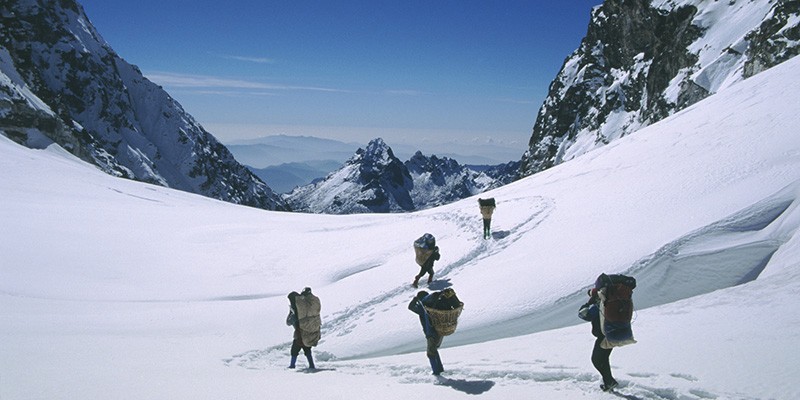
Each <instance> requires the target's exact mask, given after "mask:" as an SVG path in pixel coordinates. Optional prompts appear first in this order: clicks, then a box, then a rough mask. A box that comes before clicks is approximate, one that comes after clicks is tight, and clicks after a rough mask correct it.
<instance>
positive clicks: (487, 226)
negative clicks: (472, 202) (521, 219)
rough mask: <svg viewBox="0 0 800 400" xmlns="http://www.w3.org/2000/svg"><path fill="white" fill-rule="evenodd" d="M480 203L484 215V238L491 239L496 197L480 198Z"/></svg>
mask: <svg viewBox="0 0 800 400" xmlns="http://www.w3.org/2000/svg"><path fill="white" fill-rule="evenodd" d="M478 205H479V206H480V207H481V216H482V217H483V238H484V239H489V238H491V237H492V214H493V213H494V209H495V207H496V204H495V201H494V198H490V199H478Z"/></svg>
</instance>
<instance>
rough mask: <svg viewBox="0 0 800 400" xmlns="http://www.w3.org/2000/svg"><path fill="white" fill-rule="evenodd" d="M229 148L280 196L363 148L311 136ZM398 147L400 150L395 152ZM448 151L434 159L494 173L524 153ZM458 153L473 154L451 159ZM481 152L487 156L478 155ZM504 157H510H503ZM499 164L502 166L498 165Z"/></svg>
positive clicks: (483, 148) (404, 155)
mask: <svg viewBox="0 0 800 400" xmlns="http://www.w3.org/2000/svg"><path fill="white" fill-rule="evenodd" d="M227 147H228V149H230V151H231V152H232V153H233V154H234V156H235V157H236V159H237V160H238V161H239V162H241V163H243V164H245V165H247V166H248V168H250V170H251V171H252V172H253V173H254V174H255V175H256V176H258V177H259V178H261V180H263V181H264V182H267V183H269V186H270V187H271V188H272V189H273V190H275V191H276V192H278V193H288V192H290V191H291V190H293V189H294V188H296V187H298V186H304V185H307V184H309V183H312V182H314V181H315V180H321V179H322V178H324V177H326V176H327V175H328V174H329V173H331V172H333V171H334V170H336V169H338V168H340V167H342V164H344V162H345V161H347V160H348V159H349V158H350V157H352V156H353V154H354V153H355V152H356V150H357V149H358V148H359V147H360V145H359V144H357V143H347V142H341V141H337V140H331V139H323V138H318V137H312V136H289V135H271V136H264V137H260V138H256V139H250V140H240V141H234V142H230V143H229V144H228V145H227ZM397 147H399V148H400V149H401V150H399V151H396V150H395V149H396V148H397ZM391 148H392V152H393V154H395V155H396V156H397V158H398V159H412V158H414V157H417V154H418V153H419V154H421V152H420V151H419V150H418V149H415V148H414V147H413V146H410V145H400V146H394V145H393V146H392V147H391ZM446 148H447V150H449V151H448V152H447V153H445V154H444V155H438V154H437V155H435V156H433V157H436V158H437V159H447V160H449V161H451V162H456V160H458V161H459V162H461V161H462V158H463V159H466V160H469V163H470V164H469V165H470V168H471V169H472V170H473V171H483V170H489V171H493V170H494V169H497V168H500V167H501V166H502V165H505V164H507V163H508V162H509V161H508V160H514V159H517V157H519V155H520V154H521V152H520V151H518V152H516V153H515V154H514V155H513V156H511V155H510V154H509V153H510V151H509V149H508V147H507V146H506V145H493V144H492V143H487V142H476V141H471V142H470V141H468V142H465V143H462V144H460V145H458V146H450V145H448V146H446ZM455 152H463V153H465V154H472V155H465V154H457V156H452V154H455ZM482 152H483V153H485V155H483V156H480V155H475V154H480V153H482ZM448 154H450V156H448ZM504 156H509V157H508V159H503V158H501V157H504ZM498 160H499V161H498ZM504 160H505V161H504ZM476 161H482V162H481V163H478V165H475V164H473V163H474V162H476ZM500 162H502V163H503V164H498V163H500ZM456 163H458V162H456ZM465 164H467V163H465ZM495 175H497V174H495Z"/></svg>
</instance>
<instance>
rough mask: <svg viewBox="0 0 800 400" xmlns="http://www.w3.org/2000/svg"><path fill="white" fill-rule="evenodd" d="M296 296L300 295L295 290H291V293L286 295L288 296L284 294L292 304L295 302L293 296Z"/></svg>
mask: <svg viewBox="0 0 800 400" xmlns="http://www.w3.org/2000/svg"><path fill="white" fill-rule="evenodd" d="M297 296H300V293H297V292H292V293H289V295H288V296H286V297H287V298H288V299H289V303H292V304H294V302H295V297H297Z"/></svg>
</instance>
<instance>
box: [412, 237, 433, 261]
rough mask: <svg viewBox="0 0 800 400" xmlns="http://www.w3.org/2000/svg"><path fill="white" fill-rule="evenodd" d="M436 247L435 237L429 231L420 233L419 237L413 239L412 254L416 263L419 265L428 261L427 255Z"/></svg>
mask: <svg viewBox="0 0 800 400" xmlns="http://www.w3.org/2000/svg"><path fill="white" fill-rule="evenodd" d="M435 247H436V238H435V237H433V235H431V234H430V233H426V234H424V235H422V236H421V237H420V238H419V239H417V240H415V241H414V255H415V261H416V262H417V265H419V266H420V267H421V266H423V265H424V264H425V261H428V257H430V256H431V255H432V254H433V250H434V248H435Z"/></svg>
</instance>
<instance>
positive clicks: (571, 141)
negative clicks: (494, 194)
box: [520, 0, 800, 176]
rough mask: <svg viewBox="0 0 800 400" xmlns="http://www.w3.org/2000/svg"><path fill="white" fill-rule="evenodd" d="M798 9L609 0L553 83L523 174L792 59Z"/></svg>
mask: <svg viewBox="0 0 800 400" xmlns="http://www.w3.org/2000/svg"><path fill="white" fill-rule="evenodd" d="M798 8H800V2H798V1H781V0H760V1H736V0H730V1H706V0H652V1H648V0H606V1H605V2H604V3H603V4H602V5H600V6H597V7H595V8H594V10H593V11H592V15H591V21H590V23H589V27H588V29H587V34H586V37H585V38H584V39H583V41H582V42H581V44H580V47H579V48H578V49H577V50H576V51H575V52H573V53H572V54H571V55H570V56H569V57H567V59H566V60H565V62H564V65H563V66H562V68H561V71H560V72H559V73H558V75H557V76H556V78H555V79H554V80H553V82H552V83H551V85H550V90H549V93H548V95H547V98H546V99H545V101H544V103H543V104H542V106H541V108H540V109H539V113H538V114H537V117H536V122H535V124H534V127H533V132H532V135H531V139H530V142H529V148H528V150H527V151H526V152H525V154H524V155H523V157H522V160H521V161H520V174H521V175H522V176H525V175H530V174H533V173H535V172H538V171H541V170H544V169H546V168H549V167H552V166H553V165H556V164H559V163H561V162H563V161H567V160H570V159H572V158H575V157H577V156H580V155H581V154H584V153H586V152H588V151H591V150H593V149H595V148H598V147H601V146H604V145H606V144H608V143H610V142H611V141H614V140H617V139H619V138H621V137H623V136H626V135H628V134H630V133H633V132H635V131H636V130H638V129H641V128H642V127H645V126H647V125H650V124H652V123H655V122H657V121H659V120H661V119H663V118H666V117H668V116H670V115H672V114H674V113H675V112H677V111H679V110H681V109H683V108H686V107H688V106H689V105H691V104H694V103H696V102H697V101H699V100H701V99H703V98H705V97H707V96H709V95H710V94H713V93H716V92H718V91H719V90H723V89H725V88H726V87H729V86H730V85H732V84H735V83H737V82H739V81H741V80H742V79H745V78H747V77H749V76H751V75H752V74H754V73H757V72H759V71H762V70H764V69H766V68H769V67H771V66H774V65H776V64H777V63H779V62H782V61H784V60H786V59H788V58H790V57H793V56H795V55H796V54H797V53H798V49H799V48H800V28H798V21H800V18H798ZM732 21H735V22H732Z"/></svg>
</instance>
